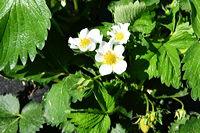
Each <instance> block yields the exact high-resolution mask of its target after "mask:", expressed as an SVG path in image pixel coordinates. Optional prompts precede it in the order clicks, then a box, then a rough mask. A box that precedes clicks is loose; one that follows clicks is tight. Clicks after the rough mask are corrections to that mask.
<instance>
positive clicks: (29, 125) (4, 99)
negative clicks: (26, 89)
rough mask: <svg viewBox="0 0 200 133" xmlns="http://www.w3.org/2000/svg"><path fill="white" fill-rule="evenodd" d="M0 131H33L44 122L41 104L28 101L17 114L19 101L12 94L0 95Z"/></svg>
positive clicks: (3, 132)
mask: <svg viewBox="0 0 200 133" xmlns="http://www.w3.org/2000/svg"><path fill="white" fill-rule="evenodd" d="M0 101H1V103H0V131H1V133H17V130H18V124H19V130H20V133H27V132H28V133H35V132H36V131H39V129H40V128H41V127H42V124H43V123H44V118H43V106H42V105H41V104H37V103H33V102H30V103H29V104H27V105H26V106H25V107H24V108H23V109H22V112H21V114H19V101H18V99H17V98H16V97H14V96H12V95H5V96H0Z"/></svg>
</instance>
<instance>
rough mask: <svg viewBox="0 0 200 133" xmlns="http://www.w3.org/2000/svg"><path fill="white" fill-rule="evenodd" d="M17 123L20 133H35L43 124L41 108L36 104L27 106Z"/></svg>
mask: <svg viewBox="0 0 200 133" xmlns="http://www.w3.org/2000/svg"><path fill="white" fill-rule="evenodd" d="M21 115H22V117H21V119H20V121H19V127H20V133H35V132H36V131H39V129H40V128H42V124H43V123H44V118H43V106H42V105H41V104H38V103H33V102H31V103H29V104H27V105H26V106H25V107H24V108H23V110H22V113H21Z"/></svg>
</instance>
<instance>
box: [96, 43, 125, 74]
mask: <svg viewBox="0 0 200 133" xmlns="http://www.w3.org/2000/svg"><path fill="white" fill-rule="evenodd" d="M96 52H97V54H96V55H95V60H96V61H97V62H100V63H102V65H101V66H100V68H99V72H100V74H101V75H102V76H104V75H108V74H111V73H112V72H115V73H116V74H122V73H123V72H124V71H125V70H126V68H127V63H126V61H124V60H123V59H124V56H122V54H123V52H124V46H122V45H117V46H115V47H114V49H113V43H112V41H110V42H108V43H107V42H104V41H103V42H102V43H101V44H100V46H99V49H98V50H96Z"/></svg>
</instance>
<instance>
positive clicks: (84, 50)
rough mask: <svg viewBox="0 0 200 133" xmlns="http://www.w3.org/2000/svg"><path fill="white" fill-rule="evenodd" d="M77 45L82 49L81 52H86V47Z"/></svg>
mask: <svg viewBox="0 0 200 133" xmlns="http://www.w3.org/2000/svg"><path fill="white" fill-rule="evenodd" d="M78 47H79V49H80V50H81V51H82V52H86V51H87V50H88V48H87V47H86V48H83V47H81V46H78Z"/></svg>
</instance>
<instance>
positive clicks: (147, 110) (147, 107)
mask: <svg viewBox="0 0 200 133" xmlns="http://www.w3.org/2000/svg"><path fill="white" fill-rule="evenodd" d="M144 97H145V99H146V102H147V105H146V113H148V112H149V99H148V97H147V95H146V94H145V93H144Z"/></svg>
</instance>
